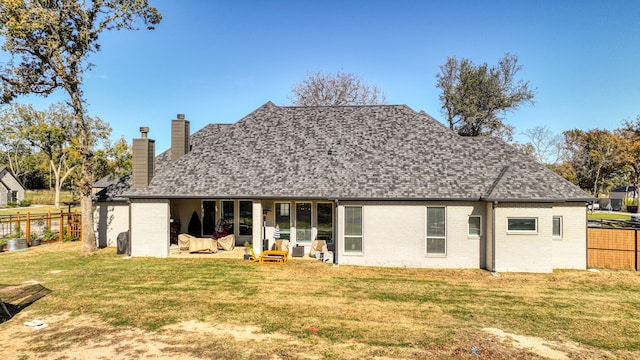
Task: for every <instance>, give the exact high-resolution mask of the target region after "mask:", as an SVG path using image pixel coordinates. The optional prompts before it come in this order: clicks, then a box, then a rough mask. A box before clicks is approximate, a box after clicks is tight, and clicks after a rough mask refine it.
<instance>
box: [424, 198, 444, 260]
mask: <svg viewBox="0 0 640 360" xmlns="http://www.w3.org/2000/svg"><path fill="white" fill-rule="evenodd" d="M446 236H447V226H446V219H445V208H444V207H428V208H427V244H426V251H427V255H447V237H446Z"/></svg>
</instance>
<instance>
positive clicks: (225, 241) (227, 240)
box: [218, 234, 236, 251]
mask: <svg viewBox="0 0 640 360" xmlns="http://www.w3.org/2000/svg"><path fill="white" fill-rule="evenodd" d="M235 247H236V237H235V235H233V234H231V235H227V236H225V237H221V238H220V239H218V249H222V250H226V251H229V250H233V249H234V248H235Z"/></svg>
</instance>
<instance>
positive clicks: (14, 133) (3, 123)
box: [0, 105, 33, 181]
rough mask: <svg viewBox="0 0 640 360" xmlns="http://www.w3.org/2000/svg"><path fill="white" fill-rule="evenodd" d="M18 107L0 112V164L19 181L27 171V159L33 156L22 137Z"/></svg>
mask: <svg viewBox="0 0 640 360" xmlns="http://www.w3.org/2000/svg"><path fill="white" fill-rule="evenodd" d="M19 111H20V107H19V106H18V105H11V106H9V107H6V108H3V109H2V112H0V134H2V136H0V163H2V164H5V166H7V167H8V168H9V170H11V172H12V173H13V175H15V176H16V177H17V178H18V179H20V180H21V181H22V180H24V177H25V176H26V174H27V172H28V170H27V168H28V160H29V157H30V156H32V155H33V153H32V151H31V148H30V146H29V143H28V142H27V141H26V139H25V138H24V137H23V136H22V132H21V129H22V126H21V123H20V117H19V116H16V115H17V114H18V113H19Z"/></svg>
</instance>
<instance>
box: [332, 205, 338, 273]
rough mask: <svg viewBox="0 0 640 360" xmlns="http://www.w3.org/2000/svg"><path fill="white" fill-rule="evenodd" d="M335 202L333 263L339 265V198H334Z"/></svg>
mask: <svg viewBox="0 0 640 360" xmlns="http://www.w3.org/2000/svg"><path fill="white" fill-rule="evenodd" d="M333 202H334V204H335V209H334V210H333V211H334V212H335V216H334V218H335V221H334V222H333V234H334V236H333V246H334V247H333V265H338V249H339V246H338V205H339V204H338V199H335V200H333Z"/></svg>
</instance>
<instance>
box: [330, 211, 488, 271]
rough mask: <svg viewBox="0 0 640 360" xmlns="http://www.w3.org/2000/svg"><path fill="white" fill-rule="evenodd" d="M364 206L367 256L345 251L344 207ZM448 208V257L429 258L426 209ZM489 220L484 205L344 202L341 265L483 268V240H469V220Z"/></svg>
mask: <svg viewBox="0 0 640 360" xmlns="http://www.w3.org/2000/svg"><path fill="white" fill-rule="evenodd" d="M345 205H363V221H364V224H363V225H364V226H363V228H364V230H363V231H364V234H363V236H364V238H363V254H361V255H350V254H349V255H348V254H345V253H344V251H343V244H342V239H343V233H344V223H343V220H342V219H343V216H344V206H345ZM427 206H445V208H446V217H447V255H446V256H427V255H426V251H425V241H426V239H425V237H426V207H427ZM471 214H474V215H480V216H482V219H483V221H484V219H485V218H486V215H485V207H484V203H480V202H477V203H473V202H468V203H465V202H456V203H441V202H438V203H436V202H404V203H403V202H393V203H391V202H366V203H356V202H343V203H340V206H339V208H338V218H339V221H338V224H337V225H338V235H337V238H338V240H339V242H338V243H339V245H338V248H337V249H336V250H337V251H338V255H339V263H340V264H353V265H374V266H409V267H434V268H437V267H440V268H442V267H447V268H479V267H480V266H481V262H482V261H481V259H480V243H481V242H482V243H484V234H485V232H486V231H485V229H484V226H483V234H482V237H470V236H468V225H467V221H468V216H469V215H471Z"/></svg>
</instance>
